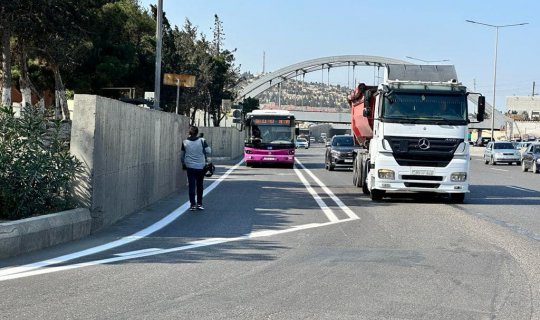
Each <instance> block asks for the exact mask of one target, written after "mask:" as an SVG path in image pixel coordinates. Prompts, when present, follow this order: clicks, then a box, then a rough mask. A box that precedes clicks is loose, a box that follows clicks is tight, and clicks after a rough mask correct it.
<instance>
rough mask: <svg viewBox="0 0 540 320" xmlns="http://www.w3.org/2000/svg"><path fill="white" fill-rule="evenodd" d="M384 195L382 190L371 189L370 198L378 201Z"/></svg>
mask: <svg viewBox="0 0 540 320" xmlns="http://www.w3.org/2000/svg"><path fill="white" fill-rule="evenodd" d="M383 196H384V190H377V189H371V200H373V201H378V200H381V199H382V198H383Z"/></svg>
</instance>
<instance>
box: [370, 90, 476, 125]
mask: <svg viewBox="0 0 540 320" xmlns="http://www.w3.org/2000/svg"><path fill="white" fill-rule="evenodd" d="M381 117H382V118H383V119H384V120H386V121H388V122H394V121H395V122H409V121H411V122H418V120H420V121H425V122H432V121H433V122H441V121H442V122H443V123H449V124H464V123H466V122H467V98H466V96H465V95H461V94H445V93H441V94H433V93H429V94H427V93H418V92H414V93H413V92H392V93H390V94H387V95H385V97H384V100H383V108H382V114H381Z"/></svg>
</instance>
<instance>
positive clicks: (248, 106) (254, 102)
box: [240, 97, 259, 114]
mask: <svg viewBox="0 0 540 320" xmlns="http://www.w3.org/2000/svg"><path fill="white" fill-rule="evenodd" d="M240 105H241V106H242V113H243V114H247V113H250V112H252V111H253V110H258V109H259V99H256V98H252V97H248V98H246V99H244V101H242V102H240Z"/></svg>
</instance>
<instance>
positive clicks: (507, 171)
mask: <svg viewBox="0 0 540 320" xmlns="http://www.w3.org/2000/svg"><path fill="white" fill-rule="evenodd" d="M490 169H491V170H495V171H503V172H508V170H505V169H497V168H490Z"/></svg>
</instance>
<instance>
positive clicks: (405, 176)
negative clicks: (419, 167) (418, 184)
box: [401, 174, 443, 181]
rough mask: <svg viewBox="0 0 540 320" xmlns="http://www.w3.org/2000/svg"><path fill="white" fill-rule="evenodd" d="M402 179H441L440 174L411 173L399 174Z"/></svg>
mask: <svg viewBox="0 0 540 320" xmlns="http://www.w3.org/2000/svg"><path fill="white" fill-rule="evenodd" d="M401 178H402V179H403V180H424V181H443V177H442V176H419V175H412V174H404V175H402V176H401Z"/></svg>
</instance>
